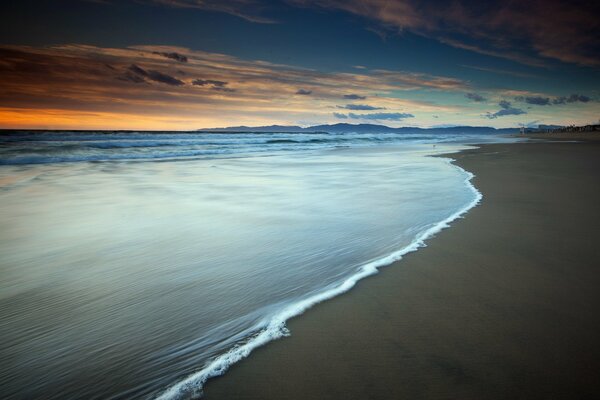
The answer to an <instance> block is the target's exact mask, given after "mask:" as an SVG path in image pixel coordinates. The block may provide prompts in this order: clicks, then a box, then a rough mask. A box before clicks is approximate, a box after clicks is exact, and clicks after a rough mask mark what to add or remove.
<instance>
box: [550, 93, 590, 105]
mask: <svg viewBox="0 0 600 400" xmlns="http://www.w3.org/2000/svg"><path fill="white" fill-rule="evenodd" d="M591 100H592V99H591V98H589V97H588V96H584V95H581V94H572V95H570V96H569V97H565V96H561V97H557V98H555V99H554V100H552V104H565V103H577V102H581V103H588V102H590V101H591Z"/></svg>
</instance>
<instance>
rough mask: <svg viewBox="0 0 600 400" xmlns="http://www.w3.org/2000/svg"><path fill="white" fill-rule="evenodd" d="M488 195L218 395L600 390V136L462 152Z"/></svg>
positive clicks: (420, 395) (246, 365)
mask: <svg viewBox="0 0 600 400" xmlns="http://www.w3.org/2000/svg"><path fill="white" fill-rule="evenodd" d="M453 157H454V158H456V159H457V164H459V165H460V166H462V167H463V168H465V169H467V170H469V171H472V172H474V173H475V174H476V178H475V179H474V181H473V182H474V184H475V186H476V187H477V188H478V189H479V190H480V191H481V192H482V193H483V195H484V200H483V202H482V203H481V205H479V206H478V207H476V208H474V209H472V210H471V211H470V212H469V213H468V214H467V215H466V216H465V218H464V219H461V220H458V221H456V222H454V223H453V224H452V226H451V227H450V228H449V229H446V230H444V231H442V232H441V233H439V234H438V235H437V236H436V237H434V238H432V239H430V240H429V241H428V246H427V247H426V248H423V249H421V250H419V251H417V252H415V253H411V254H409V255H407V256H406V257H405V258H404V259H403V260H401V261H399V262H397V263H395V264H393V265H390V266H389V267H386V268H384V269H382V270H381V273H379V274H378V275H376V276H373V277H371V278H367V279H365V280H363V281H361V282H360V283H359V284H358V285H357V287H355V288H354V289H353V290H352V291H350V292H349V293H347V294H344V295H342V296H339V297H337V298H335V299H333V300H330V301H328V302H325V303H322V304H320V305H318V306H316V307H314V308H313V309H311V310H309V311H307V312H306V313H305V314H304V315H302V316H300V317H298V318H295V319H293V320H291V321H290V322H289V324H288V325H289V328H290V330H291V333H292V336H290V337H288V338H285V339H282V340H278V341H276V342H272V343H270V344H268V345H267V346H264V347H262V348H260V349H258V350H256V351H255V352H253V353H252V355H251V356H250V357H249V358H247V359H245V360H244V361H242V362H240V363H238V364H236V365H234V366H233V367H232V368H231V369H230V370H229V371H228V372H227V373H226V374H225V375H224V376H222V377H219V378H215V379H213V380H211V381H209V382H208V384H207V385H206V388H205V398H206V399H209V400H213V399H227V400H234V399H261V400H262V399H278V400H281V399H361V400H364V399H518V398H524V399H525V398H526V399H537V398H539V399H542V398H544V399H554V398H564V399H581V398H592V396H593V395H595V394H597V392H598V390H600V241H599V240H598V238H599V237H600V235H599V234H598V229H599V228H600V178H599V177H600V175H599V173H600V143H520V144H494V145H484V146H482V147H481V148H480V149H477V150H469V151H466V152H463V153H460V154H457V155H453Z"/></svg>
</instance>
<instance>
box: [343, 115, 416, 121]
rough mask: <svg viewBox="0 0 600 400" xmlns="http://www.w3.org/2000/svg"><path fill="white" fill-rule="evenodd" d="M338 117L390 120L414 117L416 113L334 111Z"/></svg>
mask: <svg viewBox="0 0 600 400" xmlns="http://www.w3.org/2000/svg"><path fill="white" fill-rule="evenodd" d="M333 115H334V116H335V117H336V118H340V119H347V118H352V119H372V120H388V121H401V120H403V119H405V118H414V115H412V114H409V113H373V114H354V113H349V114H340V113H333Z"/></svg>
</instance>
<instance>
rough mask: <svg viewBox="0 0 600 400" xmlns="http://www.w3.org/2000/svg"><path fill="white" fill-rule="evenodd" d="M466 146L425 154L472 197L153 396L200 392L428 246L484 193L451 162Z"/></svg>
mask: <svg viewBox="0 0 600 400" xmlns="http://www.w3.org/2000/svg"><path fill="white" fill-rule="evenodd" d="M467 148H472V147H471V146H468V147H465V148H463V149H462V150H456V149H451V148H448V149H446V150H445V151H444V149H440V150H442V151H441V152H436V153H432V154H428V155H426V157H436V158H441V159H442V160H443V161H444V162H447V163H448V164H450V165H451V166H452V167H453V168H456V169H458V170H460V171H461V173H463V174H464V175H465V179H464V181H463V183H464V185H465V187H466V188H467V189H468V190H469V191H471V192H472V194H473V195H474V198H473V200H471V201H470V202H469V203H468V204H466V205H464V206H463V207H462V208H460V209H458V210H457V211H455V212H454V213H452V214H451V215H449V216H448V217H447V218H445V219H443V220H441V221H439V222H437V223H435V224H434V225H433V226H431V227H430V228H428V229H426V230H425V231H424V232H422V233H420V234H419V235H417V236H416V237H415V238H414V239H413V241H412V242H411V243H410V244H408V245H407V246H405V247H403V248H401V249H399V250H396V251H394V252H393V253H391V254H389V255H387V256H384V257H382V258H379V259H376V260H373V261H370V262H368V263H366V264H364V265H362V266H361V267H360V268H359V269H358V270H357V271H356V272H355V273H354V274H353V275H351V276H349V277H347V278H345V279H344V280H342V281H341V282H339V283H337V284H336V285H335V286H333V287H330V288H326V289H325V290H324V291H322V292H319V293H316V294H314V295H312V296H310V297H308V298H306V299H303V300H301V301H299V302H297V303H293V304H291V305H289V306H287V307H286V308H285V309H283V310H281V311H280V312H279V313H278V314H276V315H275V316H274V317H273V318H272V319H271V320H270V321H269V323H268V324H267V326H266V327H264V328H262V329H260V330H259V331H258V333H257V334H255V335H253V336H251V337H250V338H248V339H247V340H246V341H244V342H243V344H240V345H237V346H235V347H233V348H231V349H230V350H228V351H227V352H225V353H223V354H221V355H219V356H217V357H216V358H215V359H214V360H212V361H211V362H210V363H209V364H208V365H206V366H205V367H203V368H202V369H201V370H199V371H196V372H195V373H193V374H191V375H189V376H187V377H185V378H184V379H182V380H180V381H178V382H176V383H175V384H173V385H171V386H170V387H168V388H167V389H165V390H164V391H163V392H161V393H160V394H159V395H158V397H156V400H170V399H178V398H180V397H181V396H184V397H185V396H188V395H191V396H192V397H194V396H201V394H202V392H203V388H204V386H205V385H206V383H207V382H208V381H209V380H210V379H213V378H216V377H219V376H222V375H224V374H226V373H227V371H228V370H229V369H230V368H231V367H232V366H233V365H235V364H236V363H238V362H240V361H242V360H244V359H246V358H247V357H249V356H250V355H251V353H252V352H253V351H255V350H256V349H258V348H260V347H262V346H266V345H268V344H269V343H271V342H273V341H276V340H278V339H281V338H285V337H287V336H289V335H290V333H289V330H288V328H287V323H288V321H290V320H291V319H293V318H296V317H299V316H301V315H303V314H304V313H305V312H307V311H309V310H310V309H312V308H313V307H315V306H317V305H319V304H321V303H323V302H325V301H329V300H331V299H333V298H335V297H338V296H341V295H343V294H345V293H347V292H348V291H350V290H352V288H353V287H354V286H355V285H356V284H357V283H359V282H360V281H361V280H363V279H366V278H368V277H370V276H373V275H376V274H378V273H380V270H381V269H382V268H386V267H389V266H391V265H393V264H394V263H396V262H399V261H401V260H402V259H403V258H404V256H406V255H407V254H409V253H413V252H416V251H418V250H419V249H421V248H423V247H427V241H428V240H430V239H432V238H434V237H435V235H436V234H438V233H439V232H440V231H442V230H444V229H447V228H449V227H450V226H451V225H450V224H452V223H453V222H454V221H455V220H457V219H460V218H463V217H464V216H465V215H466V214H467V213H468V212H469V211H470V210H471V209H472V208H474V207H477V206H478V205H479V204H480V202H481V199H482V197H483V196H482V194H481V192H479V191H478V190H477V188H476V187H475V186H474V185H473V183H472V180H473V178H474V175H473V174H472V173H470V172H469V171H466V170H465V169H463V168H461V167H460V166H458V165H456V164H455V163H454V161H455V160H454V159H453V158H451V157H450V156H451V155H454V154H458V153H460V152H461V151H464V150H466V149H467Z"/></svg>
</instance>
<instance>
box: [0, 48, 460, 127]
mask: <svg viewBox="0 0 600 400" xmlns="http://www.w3.org/2000/svg"><path fill="white" fill-rule="evenodd" d="M156 53H160V55H157V54H156ZM162 53H166V54H171V53H176V54H180V55H185V56H186V58H187V60H188V61H187V62H178V61H176V60H174V59H172V58H170V57H165V56H163V55H162ZM0 60H2V61H1V62H0V85H1V86H2V88H3V90H2V91H0V105H1V106H2V107H3V109H7V110H8V109H10V110H12V111H10V113H9V112H8V111H6V112H7V113H8V114H6V115H10V116H11V118H17V117H18V116H20V115H23V114H22V112H21V113H17V112H16V111H15V110H29V112H30V113H31V115H32V116H33V115H36V113H38V112H41V111H40V110H63V113H64V115H74V114H75V113H82V112H93V113H94V115H100V113H110V114H111V115H113V114H115V113H119V114H123V115H133V114H136V113H137V114H139V115H140V116H142V115H143V116H148V115H152V116H153V118H159V117H160V118H162V117H164V118H163V119H161V124H162V123H166V122H165V121H167V120H168V118H167V117H168V116H170V117H171V120H177V121H186V122H185V124H188V125H186V128H188V129H189V128H196V127H206V126H219V125H222V124H223V121H228V122H227V123H228V124H229V123H231V124H251V125H256V124H269V123H294V121H299V120H306V119H311V120H315V119H320V120H321V121H323V122H326V121H328V120H330V119H331V111H330V110H331V109H332V108H333V109H336V108H338V106H341V107H344V106H345V105H348V104H345V103H341V104H340V101H342V100H345V101H348V100H364V99H365V98H367V97H369V98H370V99H371V100H370V103H371V104H369V105H368V106H366V105H364V104H357V105H354V106H350V108H346V109H348V110H358V109H365V110H367V109H366V107H372V109H373V110H377V109H388V110H391V111H390V113H391V114H390V115H388V117H389V118H392V119H389V120H390V121H394V120H397V119H393V111H394V110H400V109H406V108H409V109H412V110H415V111H419V112H427V113H429V112H436V113H442V112H448V111H451V110H452V111H456V110H455V107H453V106H449V105H438V104H436V103H433V102H428V101H413V100H408V99H403V98H402V96H400V95H399V93H401V91H402V90H413V89H414V88H426V89H428V90H439V91H452V90H455V88H461V89H460V90H462V88H464V87H467V85H466V83H464V82H461V81H458V80H453V79H451V78H445V77H439V76H431V75H424V74H414V73H410V72H403V71H370V70H369V71H359V72H356V73H335V72H320V71H315V70H311V69H306V68H297V67H293V66H289V65H282V64H274V63H269V62H265V61H251V60H243V59H239V58H236V57H232V56H227V55H223V54H217V53H208V52H202V51H193V50H190V49H185V48H178V47H168V46H136V47H131V48H101V47H95V46H87V45H68V46H54V47H28V46H4V47H0ZM299 88H301V89H299ZM309 88H310V89H309ZM300 90H301V91H303V92H300V93H299V91H300ZM308 92H311V94H312V95H307V93H308ZM302 93H304V95H302ZM298 94H300V95H298ZM352 107H354V108H352ZM36 110H37V111H36ZM23 112H24V111H23ZM47 115H55V114H52V113H50V112H48V113H47ZM78 115H81V114H78ZM103 115H105V114H103ZM106 115H107V114H106ZM365 115H367V114H365ZM376 116H377V115H376ZM385 117H386V115H385V114H381V115H379V118H385ZM98 118H100V117H98ZM350 118H354V117H350ZM360 118H363V119H368V118H373V117H368V116H361V117H360ZM37 119H39V118H35V117H32V118H30V120H31V121H35V120H37ZM142 119H143V120H148V121H150V119H148V118H146V117H143V118H142V117H140V120H142ZM18 120H19V121H23V119H22V118H21V117H18ZM53 120H58V119H56V118H54V117H53ZM103 120H104V119H103ZM106 120H110V118H108V117H107V118H106ZM117 120H119V121H121V120H122V119H119V118H115V121H117ZM6 121H7V120H6V118H4V119H3V118H1V116H0V125H1V126H9V123H8V122H6ZM65 121H67V120H66V119H65ZM69 121H71V120H69ZM72 121H73V123H74V124H76V123H77V120H76V118H73V119H72ZM190 121H196V122H195V123H194V124H195V125H191V124H192V122H190ZM219 121H221V122H219ZM69 123H70V122H69ZM79 123H80V124H81V123H83V122H82V121H81V120H79ZM148 123H149V122H148ZM2 124H4V125H2ZM178 124H179V122H178ZM181 124H183V122H182V123H181ZM10 126H13V125H10ZM94 126H95V125H94ZM161 126H163V125H161ZM177 126H179V125H177Z"/></svg>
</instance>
